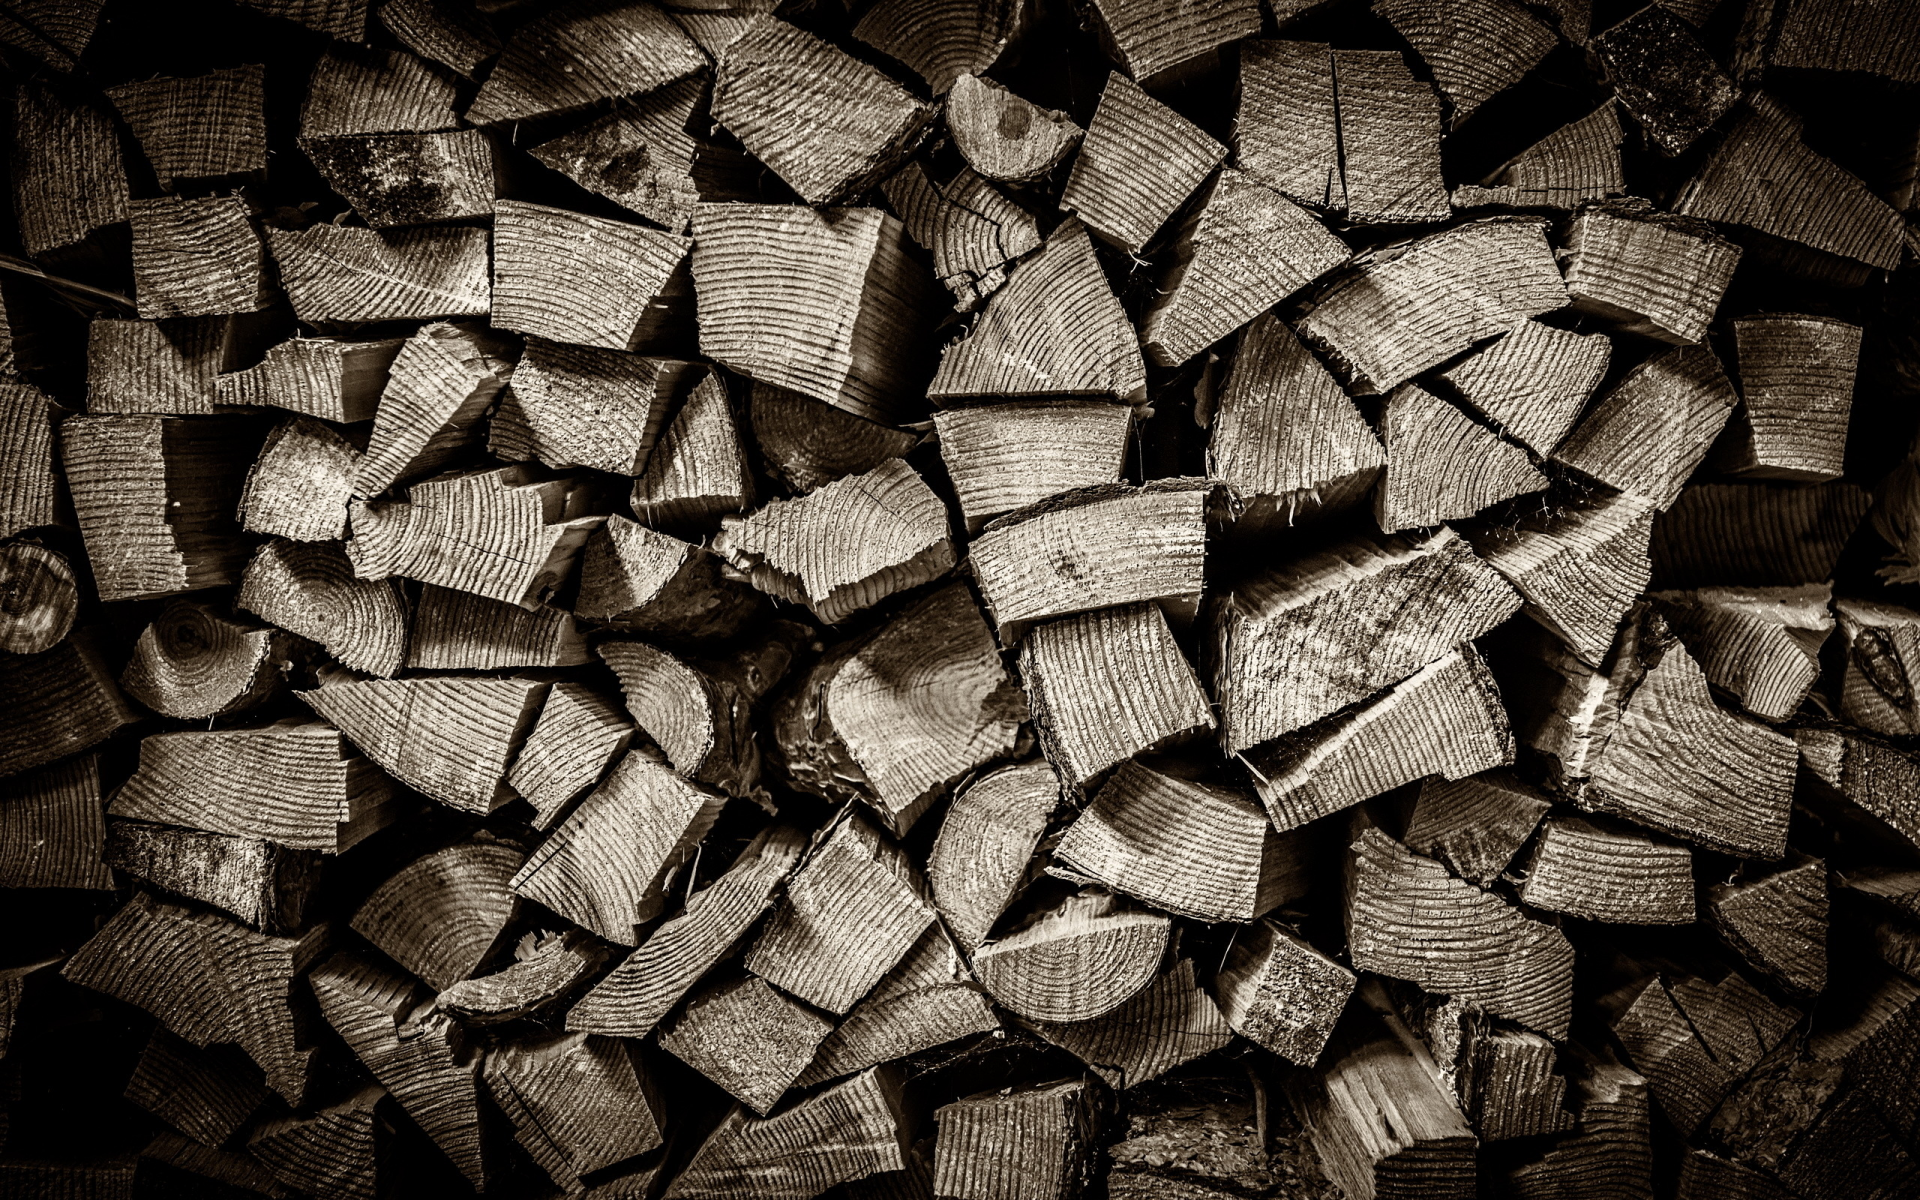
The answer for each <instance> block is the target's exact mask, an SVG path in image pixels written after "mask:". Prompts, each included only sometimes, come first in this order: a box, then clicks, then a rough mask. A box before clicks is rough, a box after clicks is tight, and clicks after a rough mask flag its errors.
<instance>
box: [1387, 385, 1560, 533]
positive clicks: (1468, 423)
mask: <svg viewBox="0 0 1920 1200" xmlns="http://www.w3.org/2000/svg"><path fill="white" fill-rule="evenodd" d="M1380 441H1381V443H1382V444H1383V445H1384V446H1385V447H1386V452H1387V469H1386V473H1385V474H1384V475H1383V476H1382V478H1381V480H1380V487H1379V489H1378V490H1377V491H1375V492H1374V494H1373V516H1374V520H1375V521H1377V522H1378V523H1379V525H1380V528H1382V529H1384V530H1386V531H1387V532H1389V533H1395V532H1398V531H1400V530H1403V529H1416V528H1420V527H1424V526H1428V525H1438V524H1440V523H1441V522H1442V521H1455V520H1459V519H1460V518H1462V517H1471V516H1473V515H1475V514H1476V513H1478V512H1480V511H1481V510H1482V509H1485V508H1489V507H1491V506H1492V505H1495V504H1498V503H1500V502H1501V501H1502V500H1511V499H1513V498H1514V497H1515V496H1521V495H1525V494H1526V493H1528V492H1537V491H1541V490H1543V489H1545V488H1546V486H1547V477H1546V476H1545V475H1542V474H1541V473H1540V472H1539V470H1538V469H1537V468H1536V467H1535V466H1534V465H1533V463H1532V462H1530V461H1529V460H1528V458H1527V453H1526V451H1524V450H1522V449H1520V448H1519V447H1518V446H1515V445H1512V444H1511V443H1508V442H1504V441H1502V440H1500V438H1499V437H1498V436H1497V435H1495V434H1494V432H1493V431H1492V430H1490V429H1488V428H1486V427H1485V426H1483V425H1479V424H1476V423H1475V422H1474V421H1473V419H1472V418H1470V417H1468V416H1467V415H1466V414H1465V413H1463V412H1461V411H1460V410H1459V409H1458V408H1457V407H1455V406H1454V405H1453V404H1451V403H1449V402H1448V401H1446V400H1442V399H1441V398H1440V397H1438V396H1436V395H1434V394H1433V393H1432V392H1429V391H1427V390H1426V389H1425V388H1422V387H1420V386H1419V385H1417V384H1411V383H1407V384H1402V385H1401V386H1399V387H1397V388H1395V389H1394V391H1393V394H1392V395H1390V396H1388V397H1387V405H1386V410H1385V412H1384V413H1383V414H1382V415H1381V418H1380Z"/></svg>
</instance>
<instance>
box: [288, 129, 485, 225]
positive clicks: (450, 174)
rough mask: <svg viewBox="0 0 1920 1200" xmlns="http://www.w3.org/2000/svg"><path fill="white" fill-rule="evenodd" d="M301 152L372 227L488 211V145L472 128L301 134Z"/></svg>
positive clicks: (424, 222)
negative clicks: (403, 131) (382, 132)
mask: <svg viewBox="0 0 1920 1200" xmlns="http://www.w3.org/2000/svg"><path fill="white" fill-rule="evenodd" d="M300 149H301V152H302V153H304V154H305V155H306V156H307V158H308V159H309V160H311V161H312V163H313V165H314V167H315V168H316V169H318V170H319V172H320V175H321V177H322V178H324V179H325V180H326V181H327V186H328V187H330V188H332V189H333V190H334V191H336V192H338V193H339V194H340V195H341V196H342V197H343V198H345V199H346V201H347V203H349V204H351V205H352V206H353V210H354V211H355V212H356V213H359V214H360V216H361V218H362V219H363V220H365V221H366V222H367V224H368V225H369V226H371V227H373V228H375V229H394V228H399V227H401V226H407V225H427V224H431V223H433V222H436V221H458V220H464V219H471V218H475V217H485V216H487V215H489V214H490V213H492V212H493V209H494V203H493V192H494V187H495V178H496V162H495V156H494V146H493V143H492V142H491V141H490V140H489V139H488V137H487V135H486V134H485V133H483V132H481V131H480V130H477V129H462V130H451V131H446V132H441V133H386V134H348V135H344V136H340V137H324V138H316V137H303V138H301V139H300Z"/></svg>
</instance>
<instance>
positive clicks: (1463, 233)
mask: <svg viewBox="0 0 1920 1200" xmlns="http://www.w3.org/2000/svg"><path fill="white" fill-rule="evenodd" d="M1566 303H1567V290H1566V287H1565V285H1564V284H1563V283H1562V282H1561V279H1560V270H1559V268H1558V267H1557V266H1556V265H1555V264H1554V259H1553V251H1552V249H1551V248H1550V247H1549V246H1548V245H1547V237H1546V222H1545V221H1544V220H1541V219H1539V218H1536V217H1488V218H1485V219H1482V220H1479V221H1472V222H1469V223H1467V224H1465V225H1460V226H1457V227H1455V228H1453V229H1448V230H1445V231H1443V232H1440V233H1434V234H1429V235H1427V236H1426V237H1423V238H1420V239H1419V240H1417V241H1413V242H1409V243H1405V244H1403V245H1400V246H1396V247H1389V248H1387V249H1384V250H1379V251H1375V252H1374V253H1372V254H1369V255H1364V256H1362V257H1361V258H1359V259H1357V260H1355V263H1354V265H1353V267H1352V268H1350V270H1349V271H1348V272H1346V273H1343V274H1342V275H1341V276H1340V277H1339V279H1338V280H1337V282H1335V283H1334V284H1333V285H1331V287H1330V288H1329V289H1328V290H1327V291H1326V292H1325V293H1324V294H1323V295H1321V296H1320V297H1319V298H1318V299H1316V300H1315V301H1313V302H1312V304H1311V305H1310V307H1309V308H1308V309H1307V312H1306V315H1305V316H1304V317H1303V318H1302V320H1301V321H1300V323H1299V325H1298V326H1297V328H1298V329H1299V332H1300V335H1301V336H1302V337H1303V338H1304V339H1306V341H1307V342H1309V343H1310V344H1312V345H1314V346H1316V347H1318V348H1319V349H1320V350H1322V351H1323V352H1325V353H1326V354H1327V355H1328V356H1329V357H1330V358H1331V360H1332V364H1333V366H1334V367H1335V369H1336V370H1339V371H1341V372H1342V373H1344V374H1345V375H1347V376H1348V377H1349V378H1350V379H1351V380H1352V382H1353V385H1354V387H1355V389H1356V390H1358V391H1362V392H1380V393H1385V392H1388V391H1391V390H1392V389H1393V388H1395V387H1397V386H1399V385H1400V384H1401V383H1404V382H1406V380H1408V379H1410V378H1411V377H1413V376H1414V375H1417V374H1419V373H1420V372H1422V371H1425V370H1428V369H1429V368H1432V367H1436V366H1439V365H1440V364H1441V363H1443V362H1445V361H1446V360H1447V359H1449V358H1452V357H1454V356H1455V355H1457V354H1459V353H1460V352H1461V351H1463V350H1466V349H1468V348H1469V347H1471V346H1472V345H1473V344H1474V343H1476V342H1481V341H1485V340H1487V339H1488V338H1492V337H1495V336H1497V335H1499V334H1502V333H1505V332H1506V331H1507V330H1509V329H1511V328H1512V327H1513V326H1514V325H1515V324H1516V323H1517V322H1520V321H1523V320H1525V319H1527V318H1528V317H1537V316H1539V315H1540V314H1542V313H1547V312H1552V311H1554V310H1555V309H1558V308H1562V307H1564V306H1565V305H1566Z"/></svg>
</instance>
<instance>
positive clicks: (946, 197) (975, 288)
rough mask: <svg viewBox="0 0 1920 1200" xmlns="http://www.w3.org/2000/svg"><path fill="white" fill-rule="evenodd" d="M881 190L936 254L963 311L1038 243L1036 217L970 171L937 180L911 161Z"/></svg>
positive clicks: (938, 270) (937, 271)
mask: <svg viewBox="0 0 1920 1200" xmlns="http://www.w3.org/2000/svg"><path fill="white" fill-rule="evenodd" d="M881 191H882V192H883V193H884V194H885V195H886V197H887V203H888V204H890V205H892V206H893V208H894V211H895V212H897V213H899V214H900V221H901V223H902V224H903V225H905V226H906V229H907V233H908V234H909V235H911V236H912V238H913V240H914V241H916V242H918V243H920V245H921V246H922V247H924V248H925V249H926V250H927V251H928V252H929V253H930V254H932V255H933V273H934V276H935V277H936V278H937V279H939V280H940V282H941V283H942V284H944V285H945V286H946V288H947V290H948V291H950V292H952V293H953V294H954V307H955V308H957V309H959V310H960V311H961V312H971V311H972V310H974V309H976V308H978V307H980V306H981V305H982V304H984V303H986V299H987V297H988V296H991V295H992V294H993V293H994V292H996V291H998V290H999V289H1000V287H1001V286H1002V285H1004V284H1005V283H1006V281H1007V271H1008V269H1009V268H1010V267H1011V266H1012V265H1013V263H1014V262H1015V261H1017V260H1019V259H1021V258H1024V257H1026V256H1027V255H1028V254H1031V253H1033V252H1034V251H1035V250H1038V249H1039V248H1040V231H1039V229H1038V228H1037V227H1036V226H1035V225H1034V221H1033V217H1032V216H1031V215H1029V214H1028V213H1027V211H1026V210H1025V209H1023V208H1021V207H1020V206H1019V205H1017V204H1015V203H1014V202H1013V201H1011V200H1009V199H1007V197H1006V196H1004V195H1003V194H1001V193H1000V192H999V191H998V190H996V189H995V188H994V186H993V185H992V184H991V183H988V182H987V181H986V179H984V178H983V177H981V176H980V175H977V174H975V173H974V172H973V171H971V170H965V169H963V170H962V171H961V172H960V173H959V174H958V175H955V176H954V177H953V178H952V179H951V180H949V181H947V182H945V183H935V182H934V181H932V180H931V179H929V178H928V177H927V173H926V170H925V168H923V167H922V166H921V165H920V164H919V163H908V164H907V165H906V166H904V167H902V168H900V170H898V171H897V172H895V173H894V174H893V175H892V177H890V178H889V179H888V180H887V181H886V182H885V183H883V184H881Z"/></svg>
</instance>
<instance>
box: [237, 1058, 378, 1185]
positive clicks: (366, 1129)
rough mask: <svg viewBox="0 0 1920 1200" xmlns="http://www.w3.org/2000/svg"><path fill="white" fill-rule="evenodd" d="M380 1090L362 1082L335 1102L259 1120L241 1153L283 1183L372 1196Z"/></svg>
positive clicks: (376, 1085) (376, 1160)
mask: <svg viewBox="0 0 1920 1200" xmlns="http://www.w3.org/2000/svg"><path fill="white" fill-rule="evenodd" d="M386 1098H387V1093H386V1090H385V1089H383V1088H381V1087H380V1086H379V1085H378V1084H371V1083H370V1084H368V1085H367V1086H366V1087H364V1088H361V1089H360V1090H359V1091H358V1092H355V1093H354V1094H353V1095H351V1096H349V1097H347V1098H346V1099H345V1100H342V1101H339V1102H338V1103H335V1104H332V1105H328V1106H327V1107H324V1108H318V1109H315V1110H314V1111H313V1112H310V1113H307V1114H304V1115H303V1114H299V1113H295V1114H293V1115H291V1116H283V1117H277V1118H274V1119H272V1120H269V1121H265V1122H263V1123H261V1125H260V1126H259V1127H258V1128H256V1129H255V1130H254V1131H253V1133H252V1134H251V1135H250V1136H249V1137H248V1139H247V1151H248V1153H250V1154H252V1155H253V1156H254V1157H255V1158H257V1159H259V1160H260V1162H261V1165H263V1166H265V1167H266V1168H267V1170H269V1171H271V1172H272V1173H273V1176H274V1178H276V1179H278V1180H280V1181H281V1182H282V1183H285V1184H287V1185H288V1186H289V1187H297V1188H302V1189H312V1190H315V1191H323V1192H327V1193H329V1194H331V1195H336V1196H341V1197H344V1198H345V1200H373V1198H374V1196H375V1195H376V1192H375V1190H374V1180H375V1171H376V1163H377V1162H378V1158H379V1151H380V1147H381V1143H382V1142H383V1141H384V1136H383V1134H384V1128H383V1123H382V1118H381V1115H380V1113H379V1106H380V1103H381V1101H383V1100H385V1099H386Z"/></svg>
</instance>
